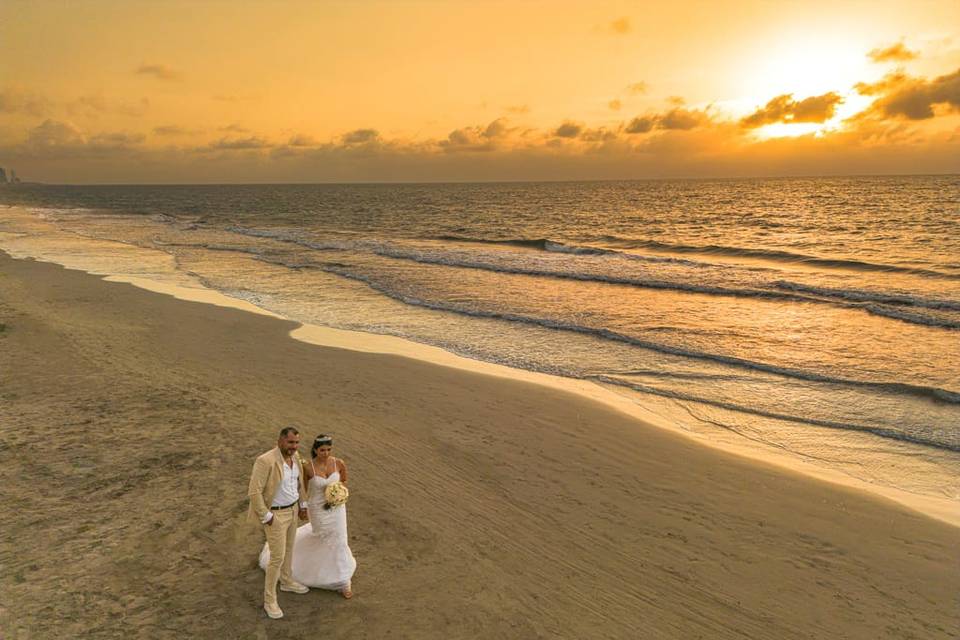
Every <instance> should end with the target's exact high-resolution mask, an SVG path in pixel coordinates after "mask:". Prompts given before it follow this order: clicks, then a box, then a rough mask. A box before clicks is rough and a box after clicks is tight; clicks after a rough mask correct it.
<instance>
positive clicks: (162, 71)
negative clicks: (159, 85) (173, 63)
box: [134, 64, 183, 80]
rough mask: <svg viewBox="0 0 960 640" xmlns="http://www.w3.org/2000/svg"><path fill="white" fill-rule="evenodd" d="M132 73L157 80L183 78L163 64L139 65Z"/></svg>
mask: <svg viewBox="0 0 960 640" xmlns="http://www.w3.org/2000/svg"><path fill="white" fill-rule="evenodd" d="M134 73H137V74H139V75H143V76H153V77H154V78H157V79H158V80H180V79H182V78H183V74H181V73H180V72H179V71H176V70H174V69H171V68H170V67H168V66H167V65H165V64H141V65H140V66H139V67H137V69H136V71H135V72H134Z"/></svg>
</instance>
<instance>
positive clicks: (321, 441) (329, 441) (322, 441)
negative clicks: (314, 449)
mask: <svg viewBox="0 0 960 640" xmlns="http://www.w3.org/2000/svg"><path fill="white" fill-rule="evenodd" d="M313 444H333V438H331V437H330V436H327V437H325V438H322V437H320V436H317V439H316V440H314V441H313Z"/></svg>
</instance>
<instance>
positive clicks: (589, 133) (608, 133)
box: [580, 127, 620, 142]
mask: <svg viewBox="0 0 960 640" xmlns="http://www.w3.org/2000/svg"><path fill="white" fill-rule="evenodd" d="M619 137H620V136H619V134H618V133H617V132H616V131H614V130H612V129H607V128H606V127H598V128H596V129H584V130H583V132H581V134H580V139H581V140H583V141H584V142H612V141H614V140H616V139H618V138H619Z"/></svg>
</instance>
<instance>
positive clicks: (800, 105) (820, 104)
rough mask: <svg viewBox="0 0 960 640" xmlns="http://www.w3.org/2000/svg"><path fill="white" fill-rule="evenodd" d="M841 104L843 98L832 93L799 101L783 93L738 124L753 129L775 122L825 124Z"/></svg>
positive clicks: (791, 95) (789, 94)
mask: <svg viewBox="0 0 960 640" xmlns="http://www.w3.org/2000/svg"><path fill="white" fill-rule="evenodd" d="M841 102H843V98H841V97H840V96H839V95H838V94H836V93H834V92H832V91H831V92H829V93H825V94H823V95H820V96H810V97H808V98H804V99H803V100H800V101H797V100H794V99H793V94H791V93H785V94H783V95H780V96H777V97H775V98H773V99H771V100H770V101H769V102H768V103H767V104H766V105H765V106H763V107H762V108H760V109H757V110H756V111H755V112H753V113H752V114H750V115H749V116H747V117H745V118H743V119H742V120H741V121H740V124H741V125H742V126H744V127H747V128H750V129H753V128H756V127H762V126H764V125H767V124H773V123H775V122H826V121H827V120H829V119H830V118H832V117H833V116H834V114H835V113H836V110H837V105H839V104H840V103H841Z"/></svg>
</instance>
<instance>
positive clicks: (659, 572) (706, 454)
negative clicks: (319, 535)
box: [0, 255, 960, 640]
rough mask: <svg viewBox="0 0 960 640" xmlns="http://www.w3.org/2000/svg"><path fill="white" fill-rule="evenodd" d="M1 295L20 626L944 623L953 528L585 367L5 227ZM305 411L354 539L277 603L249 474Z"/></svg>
mask: <svg viewBox="0 0 960 640" xmlns="http://www.w3.org/2000/svg"><path fill="white" fill-rule="evenodd" d="M0 323H3V325H4V330H3V331H2V332H0V356H2V360H0V361H2V362H10V363H15V364H16V367H14V368H0V393H2V394H3V400H4V401H3V402H2V403H0V425H3V426H4V428H2V429H0V474H2V480H3V486H4V492H2V493H0V508H4V509H6V510H7V511H8V513H15V514H21V517H22V519H23V520H24V521H25V526H17V527H11V528H10V529H9V530H8V531H7V532H6V535H5V536H4V537H3V538H2V539H0V562H2V565H3V566H2V569H3V570H2V571H0V590H2V592H3V593H4V595H5V600H4V604H3V608H2V609H0V629H2V630H3V631H4V632H9V635H10V636H11V637H19V636H20V635H21V634H22V635H24V636H29V637H47V636H52V635H61V636H68V637H89V636H96V637H104V638H128V637H131V636H140V635H143V636H144V637H151V638H181V637H196V638H211V639H213V638H223V637H266V636H267V635H269V636H270V637H305V636H306V635H309V634H310V633H312V632H315V630H316V624H317V619H318V616H319V617H321V618H322V620H323V624H324V625H325V627H326V628H328V630H329V634H330V635H331V637H344V638H346V637H357V636H366V637H386V636H388V635H390V636H392V637H398V638H417V639H418V640H420V639H428V640H432V639H436V640H440V639H441V638H444V639H445V638H450V637H457V638H486V637H491V636H503V637H523V638H555V637H590V638H627V637H637V636H638V634H639V635H642V636H645V637H656V638H678V639H679V638H691V637H710V638H717V639H719V640H727V639H729V640H734V639H735V638H744V637H749V638H771V637H775V638H778V639H783V640H801V639H803V640H809V639H810V638H823V639H827V638H830V639H832V638H836V637H845V638H855V639H857V640H876V639H877V638H891V639H893V638H903V637H923V638H955V637H956V632H955V629H956V628H957V623H958V622H960V620H958V617H957V612H956V611H955V610H954V609H953V608H952V607H950V606H949V603H950V602H951V601H952V599H953V598H954V597H955V595H956V593H957V592H960V575H958V574H957V573H956V571H955V570H954V561H955V553H956V548H957V546H958V544H960V533H958V531H957V529H956V528H954V527H950V526H948V525H946V524H943V523H941V522H939V521H937V520H934V519H931V518H928V517H926V516H923V515H920V514H918V513H916V512H914V511H912V510H908V509H906V508H903V507H901V506H899V505H897V504H895V503H893V502H890V501H888V500H884V499H881V498H877V497H875V496H872V495H868V494H865V493H863V492H860V491H855V490H852V489H849V488H845V487H840V486H836V485H830V484H827V483H824V482H821V481H818V480H816V479H812V478H809V477H806V476H802V475H800V474H797V473H790V472H785V471H783V470H781V469H778V468H776V467H773V466H771V465H767V464H763V463H760V462H755V461H750V460H746V459H744V458H742V457H739V456H734V455H730V454H727V453H724V452H722V451H717V450H714V449H710V448H707V447H703V446H701V445H699V444H697V443H696V442H694V441H693V440H691V439H690V438H681V437H679V436H678V434H676V433H671V432H669V431H667V430H665V429H658V428H648V427H645V426H644V425H643V424H640V423H638V421H637V419H636V418H633V417H630V416H627V415H625V414H624V413H622V412H620V411H618V410H616V409H614V408H612V407H610V406H608V405H605V404H603V403H601V402H597V401H595V400H592V399H589V398H586V397H583V396H581V395H577V394H572V393H568V392H566V391H565V390H561V389H558V388H551V387H549V386H544V385H541V384H533V383H531V382H529V381H523V380H516V379H513V378H512V377H497V376H491V375H484V374H480V373H477V372H472V371H464V370H459V369H453V368H450V367H439V366H436V365H434V364H430V363H426V362H423V361H421V360H417V359H414V358H409V357H404V356H397V355H383V354H379V353H364V352H360V351H349V350H345V349H336V348H327V347H321V346H316V345H313V344H308V343H305V342H302V341H300V340H291V339H290V335H289V334H290V332H291V331H296V330H297V329H298V325H297V323H294V322H291V321H287V320H282V319H276V318H273V317H268V316H267V315H265V314H259V313H248V312H245V311H241V310H238V309H235V308H225V307H219V306H216V305H212V304H202V303H196V302H188V301H182V300H177V299H175V298H172V297H170V296H168V295H157V294H155V293H152V292H149V291H145V290H143V289H142V288H139V287H136V286H133V285H131V284H129V283H120V282H111V281H108V280H105V279H104V278H102V277H97V276H93V275H90V274H87V273H84V272H81V271H77V270H69V269H65V268H63V267H60V266H57V265H54V264H50V263H43V262H37V261H32V260H15V259H12V258H8V257H7V256H6V255H0ZM368 346H369V345H368ZM290 423H293V424H297V425H300V426H301V427H302V429H303V432H304V434H305V435H306V437H307V438H310V437H312V436H313V435H314V434H315V433H317V432H325V433H333V434H334V439H335V447H338V454H337V455H338V456H341V457H343V458H345V459H346V460H347V462H348V464H349V465H350V471H351V502H350V507H349V509H350V511H349V515H348V517H349V527H350V534H351V535H350V544H351V547H352V549H353V551H354V555H355V556H356V557H357V560H358V563H359V566H358V570H357V574H356V576H355V578H354V589H355V592H356V594H357V595H356V596H355V597H354V598H353V599H352V600H350V601H346V600H344V599H342V598H340V597H339V596H338V595H336V594H332V593H322V592H318V591H311V593H309V594H307V595H304V596H292V595H289V594H281V606H282V607H283V609H284V611H285V613H286V616H285V618H284V620H283V621H281V622H279V623H278V622H276V621H271V620H268V619H266V618H265V616H263V614H262V610H261V609H260V601H259V599H260V597H261V593H262V574H261V573H260V572H259V570H258V569H257V568H256V565H255V560H256V553H257V552H258V551H259V549H260V546H261V544H262V538H261V534H260V532H259V531H258V530H257V529H256V527H253V526H247V525H245V524H244V515H245V512H246V507H247V500H246V495H245V493H246V491H245V490H246V481H247V478H248V477H249V473H250V465H251V464H252V460H253V458H254V457H255V456H256V455H257V454H258V453H260V452H262V451H263V450H266V449H267V448H269V447H270V446H271V445H272V444H273V442H274V440H275V438H276V430H277V427H278V425H284V424H290ZM32 451H36V452H37V455H36V456H31V455H29V453H30V452H32ZM41 451H42V454H41V453H40V452H41ZM25 454H26V455H25ZM38 483H41V484H42V486H43V487H44V488H43V491H41V492H37V491H36V488H37V486H39V485H38ZM27 496H35V497H36V500H34V501H32V502H31V505H30V508H29V509H24V505H23V503H24V499H25V497H27ZM213 611H216V612H218V613H219V615H211V612H213Z"/></svg>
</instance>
